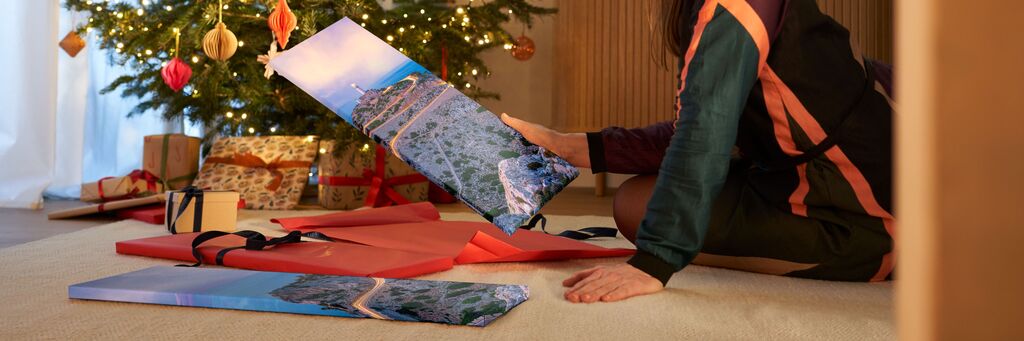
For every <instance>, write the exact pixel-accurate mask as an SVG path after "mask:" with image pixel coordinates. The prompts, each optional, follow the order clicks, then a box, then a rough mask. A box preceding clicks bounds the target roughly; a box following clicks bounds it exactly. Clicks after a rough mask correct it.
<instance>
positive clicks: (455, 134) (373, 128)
mask: <svg viewBox="0 0 1024 341" xmlns="http://www.w3.org/2000/svg"><path fill="white" fill-rule="evenodd" d="M270 64H271V66H272V67H273V68H274V69H275V70H276V71H277V72H278V73H280V74H281V75H282V76H284V77H285V78H287V79H288V80H290V81H291V82H293V83H295V84H296V85H297V86H299V87H300V88H302V89H303V90H304V91H306V92H308V93H309V94H310V95H312V96H313V97H314V98H316V99H317V100H319V101H320V102H321V103H323V104H324V105H326V106H327V107H329V108H330V109H331V110H333V111H334V112H335V113H337V114H338V115H339V116H341V118H343V119H344V120H345V121H347V122H349V123H350V124H352V125H353V126H355V127H356V128H358V129H360V130H361V131H362V132H363V133H365V134H367V135H368V136H370V137H372V138H373V139H374V140H375V141H377V142H378V143H381V144H382V145H384V146H385V148H387V149H388V151H389V152H391V153H393V154H395V155H396V156H397V157H398V158H399V159H401V160H402V161H404V162H406V163H408V164H409V165H410V166H412V167H413V168H414V169H416V170H417V171H419V172H420V173H422V174H423V175H424V176H426V177H427V178H428V179H430V180H431V181H432V182H434V183H435V184H438V185H439V186H441V187H443V188H444V189H445V190H447V191H448V192H449V193H452V194H453V195H454V196H456V197H457V198H459V199H460V200H462V201H463V202H465V203H466V204H467V205H469V207H471V208H472V209H473V210H475V211H476V212H477V213H479V214H481V215H482V216H483V217H484V218H486V219H487V220H489V221H491V222H492V223H494V224H495V225H497V226H498V227H500V228H501V229H502V230H504V231H505V232H506V233H508V234H512V233H513V232H515V230H516V228H518V227H519V226H521V225H522V224H523V223H524V222H526V221H527V220H528V219H530V217H531V216H533V215H534V214H536V213H537V211H538V210H540V208H541V206H543V205H544V204H545V203H546V202H547V201H548V200H550V199H551V198H552V197H553V196H554V195H555V194H556V193H558V192H559V191H561V190H562V189H563V188H565V186H566V185H568V184H569V182H571V181H572V180H573V179H575V178H576V177H577V176H578V175H579V171H578V170H577V169H576V168H574V167H573V166H572V165H570V164H569V163H568V162H566V161H565V160H563V159H562V158H559V157H558V156H556V155H554V154H553V153H551V152H550V151H547V150H545V149H544V148H541V147H539V146H536V145H533V144H531V143H529V142H527V141H526V139H524V138H523V137H522V136H521V135H520V134H519V133H518V132H516V131H515V130H513V129H512V128H509V127H508V126H506V125H505V124H504V123H502V122H501V120H500V119H498V117H497V116H495V115H494V114H493V113H491V112H490V111H488V110H487V109H486V108H484V107H483V106H481V105H480V104H479V103H477V102H476V101H474V100H473V99H471V98H469V97H466V96H465V95H463V94H462V93H461V92H459V90H458V89H456V88H454V87H453V86H452V85H451V84H448V83H447V82H445V81H443V80H441V79H439V78H438V77H436V76H434V75H433V74H431V73H430V72H429V71H427V70H426V69H425V68H423V67H422V66H420V65H419V64H416V63H415V62H413V61H412V60H410V59H409V58H407V57H406V56H405V55H403V54H402V53H400V52H398V51H397V50H395V49H394V48H392V47H391V46H390V45H388V44H387V43H385V42H384V41H382V40H380V39H378V38H377V37H376V36H374V35H373V34H372V33H370V32H368V31H366V30H365V29H363V28H362V27H360V26H359V25H358V24H356V23H355V22H353V21H352V20H349V19H348V18H345V19H342V20H341V21H339V22H337V23H335V24H333V25H331V26H330V27H327V28H325V29H323V30H322V31H320V32H319V33H317V34H316V35H314V36H313V37H310V38H309V39H307V40H306V41H304V42H302V43H301V44H299V45H297V46H295V47H294V48H292V49H290V50H288V51H285V52H283V53H282V54H280V55H278V56H277V57H276V58H274V60H272V61H271V63H270Z"/></svg>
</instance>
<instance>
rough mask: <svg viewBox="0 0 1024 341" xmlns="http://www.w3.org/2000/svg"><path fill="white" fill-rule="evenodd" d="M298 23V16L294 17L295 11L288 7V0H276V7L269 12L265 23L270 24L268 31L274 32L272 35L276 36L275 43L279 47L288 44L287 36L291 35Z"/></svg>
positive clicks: (282, 47)
mask: <svg viewBox="0 0 1024 341" xmlns="http://www.w3.org/2000/svg"><path fill="white" fill-rule="evenodd" d="M298 23H299V20H298V18H296V17H295V13H292V9H291V8H288V1H285V0H278V1H277V7H275V8H274V11H273V12H270V16H269V17H268V18H267V25H268V26H270V31H272V32H274V37H277V43H278V44H280V45H281V49H284V48H285V47H287V46H288V38H289V37H291V35H292V31H293V30H295V26H296V25H298Z"/></svg>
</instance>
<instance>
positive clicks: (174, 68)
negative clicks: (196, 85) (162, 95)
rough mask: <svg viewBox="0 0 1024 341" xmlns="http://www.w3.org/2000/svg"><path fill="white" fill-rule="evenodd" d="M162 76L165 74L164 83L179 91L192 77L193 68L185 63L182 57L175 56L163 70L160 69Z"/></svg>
mask: <svg viewBox="0 0 1024 341" xmlns="http://www.w3.org/2000/svg"><path fill="white" fill-rule="evenodd" d="M160 76H163V78H164V83H165V84H167V86H169V87H171V90H174V92H178V91H181V89H182V88H184V87H185V84H188V80H189V79H190V78H192V68H191V67H189V66H188V64H185V62H183V61H182V60H181V58H178V57H174V59H171V61H169V62H167V65H165V66H164V69H163V70H160Z"/></svg>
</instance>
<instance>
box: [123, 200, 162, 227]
mask: <svg viewBox="0 0 1024 341" xmlns="http://www.w3.org/2000/svg"><path fill="white" fill-rule="evenodd" d="M166 215H167V210H166V209H165V208H164V204H155V205H149V206H142V207H134V208H126V209H123V210H118V211H117V217H118V218H121V219H135V220H138V221H141V222H146V223H150V224H157V225H163V224H164V219H165V217H166Z"/></svg>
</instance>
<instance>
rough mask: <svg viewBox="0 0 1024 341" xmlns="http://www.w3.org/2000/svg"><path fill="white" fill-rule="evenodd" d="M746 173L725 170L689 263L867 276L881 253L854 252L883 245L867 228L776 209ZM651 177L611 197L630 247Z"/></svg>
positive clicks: (844, 277) (782, 272)
mask: <svg viewBox="0 0 1024 341" xmlns="http://www.w3.org/2000/svg"><path fill="white" fill-rule="evenodd" d="M747 170H748V166H746V165H744V164H743V163H736V164H733V167H732V169H730V172H729V177H728V179H727V181H726V184H725V186H724V188H723V189H722V193H721V194H720V195H719V197H718V198H717V199H716V200H715V204H714V207H713V208H712V214H711V221H710V223H709V227H708V234H707V237H706V239H705V241H704V246H703V248H702V249H701V253H700V254H699V255H698V256H697V258H696V259H694V261H693V263H694V264H698V265H706V266H714V267H722V268H729V269H735V270H742V271H750V272H758V273H766V274H774V275H790V276H797V277H807V278H817V279H830V280H852V281H864V280H868V279H870V278H871V276H872V275H873V274H874V272H873V271H874V270H877V263H878V262H880V261H881V257H882V255H881V254H879V255H867V254H863V252H858V251H857V250H858V249H870V248H869V247H866V245H874V244H877V243H886V242H888V241H886V240H883V239H881V238H879V237H878V236H876V234H875V233H872V232H871V231H869V230H868V229H858V228H848V227H844V226H840V225H837V224H832V223H829V222H825V221H821V220H817V219H812V218H807V217H802V216H797V215H794V214H792V213H791V212H787V211H783V210H781V209H778V208H777V207H775V206H774V205H772V204H770V203H769V202H768V201H767V200H765V199H764V198H763V197H761V196H760V195H759V194H758V193H757V192H756V191H754V190H753V189H752V188H750V186H749V185H748V182H747ZM655 179H656V177H655V176H650V175H648V176H636V177H633V178H631V179H629V180H627V181H626V182H625V183H623V184H622V185H621V186H620V187H619V190H618V192H617V193H616V194H615V198H614V201H613V212H614V218H615V223H616V225H617V226H618V228H619V231H620V232H622V234H623V236H625V237H626V238H627V239H629V240H630V241H631V242H634V243H635V240H636V231H637V229H638V228H639V226H640V222H641V221H642V220H643V216H644V214H645V213H646V207H647V201H648V200H649V199H650V195H651V192H652V191H653V190H654V184H655ZM865 243H867V244H865ZM873 269H874V270H873Z"/></svg>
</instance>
